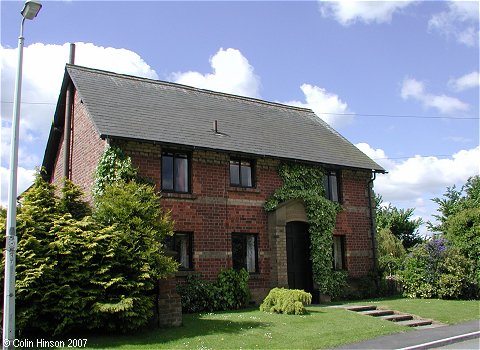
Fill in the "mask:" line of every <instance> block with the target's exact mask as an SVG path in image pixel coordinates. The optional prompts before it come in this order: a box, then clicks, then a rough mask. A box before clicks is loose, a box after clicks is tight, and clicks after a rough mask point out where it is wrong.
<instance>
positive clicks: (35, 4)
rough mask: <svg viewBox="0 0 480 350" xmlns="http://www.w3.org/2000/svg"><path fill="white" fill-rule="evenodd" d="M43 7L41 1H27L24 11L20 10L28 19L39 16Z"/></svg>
mask: <svg viewBox="0 0 480 350" xmlns="http://www.w3.org/2000/svg"><path fill="white" fill-rule="evenodd" d="M41 8H42V4H41V3H40V1H26V2H25V5H24V6H23V10H22V12H20V13H21V14H22V16H23V18H26V19H34V18H35V17H37V14H38V12H40V9H41Z"/></svg>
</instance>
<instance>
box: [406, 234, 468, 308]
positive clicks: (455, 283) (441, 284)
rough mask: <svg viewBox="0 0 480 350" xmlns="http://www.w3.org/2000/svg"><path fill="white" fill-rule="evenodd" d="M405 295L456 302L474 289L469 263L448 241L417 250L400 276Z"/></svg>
mask: <svg viewBox="0 0 480 350" xmlns="http://www.w3.org/2000/svg"><path fill="white" fill-rule="evenodd" d="M400 278H401V283H402V287H403V294H404V295H405V296H407V297H410V298H442V299H456V298H461V297H468V296H469V295H468V294H469V291H470V290H471V288H472V283H474V281H473V280H472V273H471V268H470V263H469V260H468V259H467V258H466V257H465V256H463V255H462V254H461V253H460V251H459V250H458V249H457V248H455V247H452V246H449V245H448V244H447V242H446V241H445V240H444V239H432V240H430V241H428V242H426V243H424V244H421V245H418V246H416V247H415V248H414V249H413V250H412V252H411V253H410V254H409V256H408V257H407V258H406V259H405V265H404V269H403V270H402V271H401V272H400Z"/></svg>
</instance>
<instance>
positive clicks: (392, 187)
mask: <svg viewBox="0 0 480 350" xmlns="http://www.w3.org/2000/svg"><path fill="white" fill-rule="evenodd" d="M356 146H357V147H358V148H359V149H360V150H361V151H363V152H364V153H365V154H367V155H368V156H369V157H371V158H372V159H373V160H375V161H376V162H377V163H379V164H380V165H382V166H383V167H384V168H385V169H386V170H387V171H388V174H386V175H379V176H378V177H377V180H376V181H375V188H376V191H377V192H378V193H380V194H382V196H383V198H384V200H386V201H390V202H395V201H399V200H407V199H408V200H411V201H414V200H416V199H418V198H422V197H425V196H426V195H427V196H428V195H432V196H433V195H435V196H437V195H441V194H442V193H443V192H445V189H446V187H447V186H451V185H453V184H463V183H465V182H466V181H467V179H468V178H469V177H470V176H474V175H478V174H480V163H479V162H478V160H479V159H480V146H477V147H476V148H472V149H467V150H460V151H458V152H456V153H455V154H453V155H452V156H451V157H449V158H444V159H443V158H438V157H433V156H420V155H416V156H414V157H411V158H408V159H405V160H401V161H397V160H392V159H389V158H388V157H387V156H386V155H385V152H384V151H383V150H382V149H374V148H372V147H371V146H370V145H368V144H366V143H362V144H357V145H356ZM430 198H431V197H429V198H427V199H430Z"/></svg>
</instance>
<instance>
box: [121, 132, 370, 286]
mask: <svg viewBox="0 0 480 350" xmlns="http://www.w3.org/2000/svg"><path fill="white" fill-rule="evenodd" d="M115 144H116V145H118V146H120V147H122V148H123V149H124V150H125V151H126V153H127V154H128V155H130V156H131V157H132V162H133V164H134V165H135V166H136V167H138V168H139V170H140V173H141V175H144V176H147V177H150V178H152V179H153V180H154V182H155V183H156V186H157V188H158V189H160V186H161V183H160V181H161V179H160V174H161V151H162V149H161V146H160V145H154V144H146V143H138V142H126V141H115ZM191 159H192V162H191V163H192V164H191V174H192V179H191V181H192V193H191V194H172V193H163V194H162V206H163V207H164V208H165V209H166V210H171V214H172V218H173V219H174V221H175V230H176V231H183V232H193V254H194V255H193V264H194V270H195V271H198V272H201V273H202V274H203V276H204V277H205V278H208V279H214V278H216V276H217V274H218V272H219V271H220V270H221V269H224V268H228V267H231V266H232V256H231V254H232V253H231V251H232V247H231V234H232V233H234V232H241V233H254V234H258V247H259V272H260V273H259V274H258V275H255V276H252V278H251V280H250V288H251V289H253V290H254V292H255V290H267V289H268V288H270V287H271V286H270V283H269V281H270V254H271V253H270V251H271V249H270V245H269V240H268V233H267V232H268V230H267V213H266V212H265V210H264V209H263V204H264V201H265V200H266V199H267V198H269V197H270V196H271V195H272V194H273V193H274V191H275V190H276V189H277V188H278V187H279V186H281V179H280V178H279V176H278V174H277V166H278V164H279V161H276V160H271V159H264V158H260V159H258V160H257V161H256V187H255V188H253V189H241V188H235V187H231V186H230V180H229V162H228V161H229V156H228V155H227V154H223V153H219V152H213V151H193V153H191ZM341 174H342V178H341V184H342V199H343V201H342V205H343V208H344V210H343V211H342V212H341V213H339V214H338V217H337V226H336V230H335V234H340V235H345V237H346V240H345V241H346V251H347V254H346V255H347V257H346V263H347V268H348V271H349V274H350V275H351V276H352V277H358V276H362V275H365V274H366V273H367V272H368V271H369V270H370V269H371V266H372V258H371V238H370V234H369V232H370V221H369V220H370V219H369V210H368V197H367V183H368V180H369V178H370V172H368V171H363V172H362V171H352V170H344V171H342V172H341ZM180 279H181V278H180Z"/></svg>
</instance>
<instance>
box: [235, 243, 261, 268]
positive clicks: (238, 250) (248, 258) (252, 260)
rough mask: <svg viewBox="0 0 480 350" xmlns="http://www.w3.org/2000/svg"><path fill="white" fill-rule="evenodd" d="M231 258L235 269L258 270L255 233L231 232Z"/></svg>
mask: <svg viewBox="0 0 480 350" xmlns="http://www.w3.org/2000/svg"><path fill="white" fill-rule="evenodd" d="M232 260H233V268H234V269H235V270H240V269H242V268H243V269H245V270H247V271H248V272H250V273H255V272H258V243H257V235H251V234H245V233H234V234H232Z"/></svg>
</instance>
